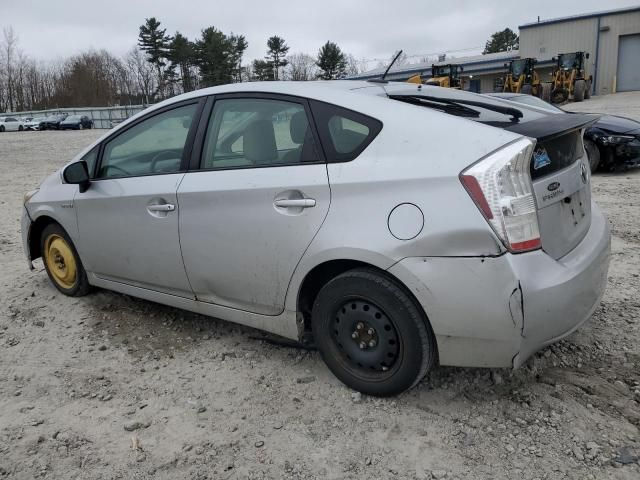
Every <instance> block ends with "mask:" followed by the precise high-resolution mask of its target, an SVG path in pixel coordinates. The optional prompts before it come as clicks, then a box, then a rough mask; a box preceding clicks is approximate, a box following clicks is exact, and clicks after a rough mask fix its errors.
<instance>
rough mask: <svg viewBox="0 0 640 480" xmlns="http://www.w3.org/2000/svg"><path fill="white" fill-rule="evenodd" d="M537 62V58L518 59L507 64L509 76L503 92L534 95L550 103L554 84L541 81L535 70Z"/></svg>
mask: <svg viewBox="0 0 640 480" xmlns="http://www.w3.org/2000/svg"><path fill="white" fill-rule="evenodd" d="M536 62H537V60H536V59H535V58H518V59H516V60H511V62H509V63H505V64H504V66H505V68H506V69H507V75H506V76H505V78H504V84H503V85H504V86H503V87H502V91H503V92H510V93H524V94H526V95H534V96H536V97H539V98H541V99H542V100H544V101H545V102H548V101H549V100H550V99H551V91H552V84H551V83H543V82H541V81H540V76H539V75H538V72H536V68H535V64H536Z"/></svg>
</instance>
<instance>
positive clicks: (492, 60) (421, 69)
mask: <svg viewBox="0 0 640 480" xmlns="http://www.w3.org/2000/svg"><path fill="white" fill-rule="evenodd" d="M518 56H519V51H518V50H509V51H507V52H498V53H487V54H486V55H471V56H467V57H457V58H453V57H452V58H447V59H445V60H444V61H442V62H420V63H410V64H406V65H400V66H397V67H392V68H391V70H389V73H388V74H387V78H388V79H389V80H396V79H399V78H404V77H407V78H408V76H411V75H416V74H431V65H449V64H453V65H463V66H464V69H465V70H464V71H465V73H470V74H473V73H477V72H484V71H487V70H494V69H498V70H504V63H505V62H508V61H510V60H513V59H514V58H518ZM385 70H386V67H383V68H374V69H373V70H369V71H367V72H363V73H360V74H358V75H351V76H350V77H348V78H349V79H367V78H376V77H380V76H381V75H382V74H383V73H384V71H385Z"/></svg>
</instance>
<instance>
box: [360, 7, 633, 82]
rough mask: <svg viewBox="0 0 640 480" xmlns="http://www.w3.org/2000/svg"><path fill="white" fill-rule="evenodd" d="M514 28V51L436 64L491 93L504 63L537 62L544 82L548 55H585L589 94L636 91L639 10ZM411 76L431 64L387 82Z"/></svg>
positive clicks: (406, 68)
mask: <svg viewBox="0 0 640 480" xmlns="http://www.w3.org/2000/svg"><path fill="white" fill-rule="evenodd" d="M519 29H520V50H519V51H518V50H512V51H509V52H501V53H493V54H487V55H477V56H473V57H459V58H449V59H447V60H445V61H444V62H438V63H436V65H444V64H448V63H455V64H459V65H462V66H463V67H464V72H463V74H462V76H463V78H464V81H465V85H464V88H465V89H467V90H472V91H476V92H491V91H493V90H494V86H495V82H496V79H497V78H499V77H502V76H504V73H505V68H504V64H505V63H506V62H509V61H510V60H513V59H514V58H518V57H520V58H527V57H532V58H537V59H538V63H537V65H536V68H537V70H538V73H539V74H540V75H541V79H542V81H550V80H551V72H552V70H553V65H554V62H553V57H554V56H556V55H558V54H559V53H568V52H576V51H583V52H588V53H589V59H588V60H587V65H586V70H587V75H592V76H593V84H592V88H593V94H594V95H604V94H607V93H614V92H621V91H629V90H640V6H637V7H632V8H623V9H618V10H607V11H603V12H595V13H588V14H584V15H576V16H571V17H563V18H556V19H552V20H543V21H538V22H535V23H527V24H524V25H520V27H519ZM383 71H384V69H375V70H371V71H369V72H365V73H363V74H361V75H357V76H353V77H350V78H354V79H356V78H358V79H369V78H375V77H379V76H380V75H381V74H382V72H383ZM415 74H422V75H423V76H425V77H426V78H428V77H429V76H430V75H431V65H430V64H426V63H419V64H410V65H403V66H401V67H397V68H392V69H391V71H390V72H389V74H388V76H387V78H389V80H406V79H408V78H409V77H411V76H412V75H415Z"/></svg>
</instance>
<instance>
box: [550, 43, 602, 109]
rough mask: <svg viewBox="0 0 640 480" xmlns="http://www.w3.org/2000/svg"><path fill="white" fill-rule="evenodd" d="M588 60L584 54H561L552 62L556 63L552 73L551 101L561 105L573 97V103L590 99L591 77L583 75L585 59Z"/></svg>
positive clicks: (586, 54)
mask: <svg viewBox="0 0 640 480" xmlns="http://www.w3.org/2000/svg"><path fill="white" fill-rule="evenodd" d="M588 58H589V54H588V53H586V52H571V53H561V54H560V55H558V56H557V57H554V58H553V60H554V61H555V62H556V66H555V69H554V71H553V92H552V93H551V101H552V102H553V103H563V102H566V101H567V100H569V97H573V101H574V102H581V101H582V100H584V99H585V98H586V99H589V98H590V97H591V85H592V83H593V77H592V76H591V75H589V76H588V77H587V76H586V74H585V68H584V67H585V59H588Z"/></svg>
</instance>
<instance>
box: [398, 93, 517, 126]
mask: <svg viewBox="0 0 640 480" xmlns="http://www.w3.org/2000/svg"><path fill="white" fill-rule="evenodd" d="M407 97H410V98H416V99H424V100H426V101H429V102H440V103H444V104H446V105H452V104H453V105H459V106H461V107H463V105H471V106H474V107H481V108H484V109H486V110H491V111H492V112H498V113H504V114H505V115H510V116H511V118H512V121H514V122H517V121H518V120H519V119H520V118H522V117H523V116H524V115H523V113H522V111H520V110H518V109H517V108H513V107H503V106H502V105H495V104H493V103H487V102H482V101H479V100H467V99H464V98H463V99H459V98H442V97H434V96H432V95H389V98H393V99H395V100H403V99H404V98H407ZM425 106H428V105H425ZM463 108H464V107H463ZM469 110H472V111H474V112H475V111H476V110H473V109H471V108H470V109H469ZM478 116H480V113H479V112H478Z"/></svg>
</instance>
